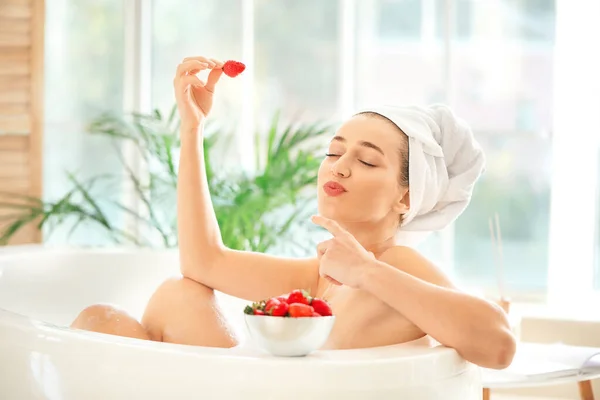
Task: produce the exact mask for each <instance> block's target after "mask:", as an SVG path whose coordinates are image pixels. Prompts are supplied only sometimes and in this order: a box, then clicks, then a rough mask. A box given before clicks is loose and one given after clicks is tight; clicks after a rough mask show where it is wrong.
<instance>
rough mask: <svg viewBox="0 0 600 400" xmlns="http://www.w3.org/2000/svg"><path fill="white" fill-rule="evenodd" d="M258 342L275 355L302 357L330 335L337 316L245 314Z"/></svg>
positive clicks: (251, 331)
mask: <svg viewBox="0 0 600 400" xmlns="http://www.w3.org/2000/svg"><path fill="white" fill-rule="evenodd" d="M244 317H245V319H246V326H247V327H248V331H249V332H250V335H251V337H252V339H253V340H254V341H255V342H256V344H257V345H258V346H259V347H260V348H262V349H264V350H266V351H268V352H269V353H271V354H272V355H274V356H286V357H299V356H305V355H307V354H310V353H312V352H313V351H315V350H317V349H319V348H320V347H321V346H323V344H325V341H326V340H327V338H328V337H329V334H330V333H331V328H333V323H334V322H335V317H334V316H331V317H302V318H290V317H271V316H268V315H248V314H244Z"/></svg>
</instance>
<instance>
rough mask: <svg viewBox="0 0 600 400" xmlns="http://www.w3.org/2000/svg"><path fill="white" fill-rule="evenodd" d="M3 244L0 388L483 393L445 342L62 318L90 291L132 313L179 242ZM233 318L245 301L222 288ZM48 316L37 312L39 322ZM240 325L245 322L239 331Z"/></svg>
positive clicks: (273, 395) (192, 393)
mask: <svg viewBox="0 0 600 400" xmlns="http://www.w3.org/2000/svg"><path fill="white" fill-rule="evenodd" d="M22 250H24V251H19V249H9V251H2V250H0V398H1V399H19V400H27V399H48V400H63V399H69V400H70V399H73V400H80V399H86V400H95V399H99V400H100V399H102V400H105V399H111V400H116V399H137V398H140V399H142V398H143V399H167V398H172V399H178V400H179V399H196V398H210V399H221V398H231V399H238V398H244V399H261V400H262V399H283V398H285V399H306V398H310V399H311V400H317V399H331V398H345V399H361V398H365V399H375V398H377V399H388V398H389V399H399V398H405V399H424V400H429V399H432V400H433V399H441V398H443V399H445V400H455V399H456V400H471V399H480V398H481V383H480V371H479V369H478V368H476V367H474V366H473V365H471V364H469V363H467V362H465V361H464V360H462V359H461V358H460V357H459V356H458V355H457V353H456V352H455V351H454V350H452V349H448V348H444V347H436V348H433V349H431V348H428V347H426V346H423V345H415V344H411V345H401V346H389V347H380V348H375V349H362V350H344V351H341V350H338V351H317V352H314V353H312V354H310V355H309V356H307V357H302V358H281V357H272V356H269V355H267V354H266V353H262V352H259V351H257V350H253V349H252V348H250V347H240V348H237V349H217V348H206V347H193V346H181V345H173V344H165V343H156V342H148V341H142V340H136V339H129V338H121V337H116V336H111V335H103V334H97V333H90V332H83V331H76V330H71V329H68V328H66V326H67V325H68V324H69V323H70V322H71V321H72V320H73V318H74V317H75V316H76V315H77V313H78V312H79V311H80V310H81V309H82V308H84V307H85V306H87V305H90V304H94V303H113V304H116V305H118V306H121V307H123V308H125V309H126V310H128V311H130V312H131V313H132V314H133V315H135V316H138V317H139V316H140V315H141V313H142V311H143V308H144V304H145V303H146V301H147V299H148V298H149V296H150V295H151V293H152V291H153V290H154V289H155V288H156V287H157V286H158V285H159V284H160V282H162V280H163V279H165V278H166V277H168V276H170V275H174V274H177V273H178V260H177V254H176V253H175V252H155V251H138V250H116V249H111V250H76V249H63V250H57V249H39V248H31V247H26V248H25V247H24V248H23V249H22ZM219 299H220V300H221V302H222V304H223V306H224V311H225V313H226V314H227V316H228V318H229V319H230V321H232V322H233V324H234V326H236V327H237V328H238V329H240V327H242V326H243V312H242V310H243V305H245V304H246V302H244V301H241V300H239V299H234V298H231V297H229V296H224V295H221V294H219ZM41 321H44V322H41ZM242 332H243V331H242Z"/></svg>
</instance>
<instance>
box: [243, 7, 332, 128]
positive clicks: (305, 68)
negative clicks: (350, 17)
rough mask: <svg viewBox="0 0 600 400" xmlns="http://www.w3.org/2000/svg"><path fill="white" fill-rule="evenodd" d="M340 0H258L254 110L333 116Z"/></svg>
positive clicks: (262, 116)
mask: <svg viewBox="0 0 600 400" xmlns="http://www.w3.org/2000/svg"><path fill="white" fill-rule="evenodd" d="M338 14H339V13H338V2H337V1H322V0H304V1H297V2H292V1H272V0H257V1H255V2H254V18H255V20H254V28H255V43H254V60H255V61H254V62H255V71H254V78H255V90H256V95H255V112H256V116H257V118H258V121H263V122H264V121H265V120H270V118H271V117H272V114H273V112H275V111H276V110H281V111H282V113H283V114H284V116H287V117H289V118H294V119H295V120H298V119H304V120H308V121H314V120H316V119H330V118H331V117H332V116H333V115H334V113H335V112H336V111H337V107H338V93H339V73H340V68H341V65H340V51H339V40H338V31H339V24H340V21H339V18H338Z"/></svg>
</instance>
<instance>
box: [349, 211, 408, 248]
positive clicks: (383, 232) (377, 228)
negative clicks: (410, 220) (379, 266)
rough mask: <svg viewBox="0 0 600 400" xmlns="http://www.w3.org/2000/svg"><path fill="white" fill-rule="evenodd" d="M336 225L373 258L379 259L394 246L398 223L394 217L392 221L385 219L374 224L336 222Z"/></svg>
mask: <svg viewBox="0 0 600 400" xmlns="http://www.w3.org/2000/svg"><path fill="white" fill-rule="evenodd" d="M338 223H339V224H340V225H341V226H342V227H343V228H344V229H345V230H347V231H348V232H349V233H351V234H352V236H354V237H355V238H356V240H357V241H358V242H359V243H360V244H361V245H362V246H363V247H364V248H365V249H366V250H367V251H370V252H372V253H373V254H374V255H375V257H379V256H380V255H381V254H383V253H384V252H385V251H386V250H388V249H389V248H391V247H393V246H394V245H395V244H396V242H395V236H396V231H397V229H398V223H397V217H395V216H394V219H389V218H386V219H385V220H384V221H378V222H376V223H372V222H348V221H338Z"/></svg>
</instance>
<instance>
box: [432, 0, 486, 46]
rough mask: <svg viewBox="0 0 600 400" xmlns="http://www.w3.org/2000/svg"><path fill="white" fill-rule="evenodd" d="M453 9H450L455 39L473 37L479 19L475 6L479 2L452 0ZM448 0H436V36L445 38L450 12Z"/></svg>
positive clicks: (441, 38)
mask: <svg viewBox="0 0 600 400" xmlns="http://www.w3.org/2000/svg"><path fill="white" fill-rule="evenodd" d="M451 1H452V5H453V7H454V8H453V10H452V11H450V16H451V18H452V20H453V22H452V28H453V29H452V36H453V39H455V40H468V39H471V34H472V30H473V26H474V25H476V23H477V20H476V19H475V18H474V16H473V8H476V6H477V5H479V4H473V0H451ZM448 3H449V2H448V0H435V8H436V13H435V16H436V18H435V22H436V23H435V31H436V37H437V38H438V39H440V40H443V39H444V37H445V36H446V30H447V27H446V19H447V17H446V13H447V12H448ZM479 3H481V2H479Z"/></svg>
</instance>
